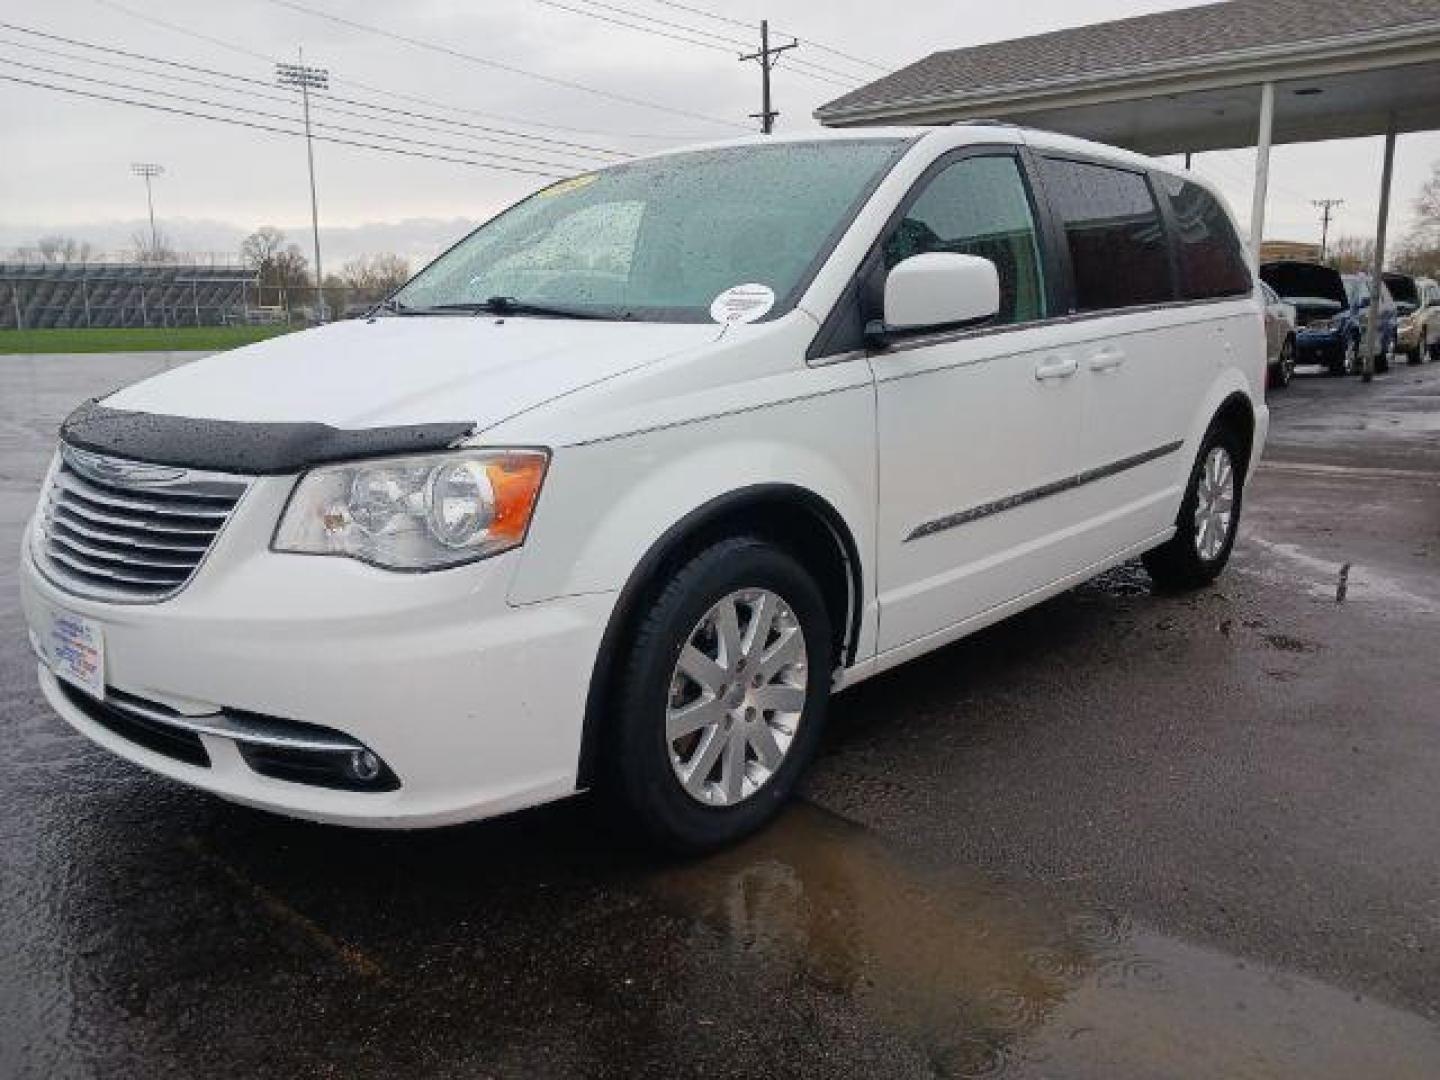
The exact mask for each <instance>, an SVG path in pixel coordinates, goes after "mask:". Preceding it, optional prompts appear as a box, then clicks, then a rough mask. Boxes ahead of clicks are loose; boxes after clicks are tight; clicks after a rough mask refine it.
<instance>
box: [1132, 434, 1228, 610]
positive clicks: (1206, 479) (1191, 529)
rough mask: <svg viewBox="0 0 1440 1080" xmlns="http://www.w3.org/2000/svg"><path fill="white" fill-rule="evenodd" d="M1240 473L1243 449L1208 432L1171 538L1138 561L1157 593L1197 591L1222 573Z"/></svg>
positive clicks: (1226, 558) (1224, 437) (1218, 435)
mask: <svg viewBox="0 0 1440 1080" xmlns="http://www.w3.org/2000/svg"><path fill="white" fill-rule="evenodd" d="M1244 468H1245V466H1244V449H1243V447H1242V445H1241V442H1240V439H1239V437H1238V436H1237V435H1236V434H1235V432H1234V431H1233V430H1232V429H1230V428H1226V427H1217V428H1211V429H1210V431H1209V433H1208V434H1207V435H1206V436H1205V439H1204V441H1203V442H1201V444H1200V453H1199V455H1198V456H1197V457H1196V459H1195V466H1194V468H1192V469H1191V470H1190V481H1189V483H1188V484H1187V485H1186V487H1185V498H1184V499H1183V500H1182V501H1181V503H1180V514H1179V516H1178V517H1177V518H1176V519H1175V535H1174V536H1172V537H1171V538H1170V539H1169V540H1167V541H1166V542H1165V543H1164V544H1161V545H1160V546H1159V547H1157V548H1154V549H1153V550H1151V551H1147V552H1146V553H1145V554H1144V555H1143V556H1142V557H1141V561H1142V562H1143V563H1144V564H1145V569H1146V570H1148V571H1149V572H1150V577H1151V579H1152V580H1153V581H1154V582H1155V584H1156V585H1157V586H1159V587H1160V588H1161V589H1164V590H1167V591H1180V590H1185V589H1198V588H1199V587H1200V586H1202V585H1208V584H1210V582H1212V581H1214V580H1215V579H1216V578H1217V577H1218V576H1219V575H1220V571H1221V570H1223V569H1225V564H1226V563H1227V562H1229V561H1230V552H1231V549H1233V548H1234V546H1235V530H1236V527H1237V526H1238V525H1239V523H1240V503H1241V496H1242V495H1243V493H1244V491H1243V488H1244Z"/></svg>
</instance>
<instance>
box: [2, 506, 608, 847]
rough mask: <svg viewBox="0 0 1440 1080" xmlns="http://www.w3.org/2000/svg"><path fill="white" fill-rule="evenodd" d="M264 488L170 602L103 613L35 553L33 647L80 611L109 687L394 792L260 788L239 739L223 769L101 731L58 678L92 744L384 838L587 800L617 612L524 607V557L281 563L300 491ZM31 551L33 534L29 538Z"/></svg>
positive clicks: (54, 700)
mask: <svg viewBox="0 0 1440 1080" xmlns="http://www.w3.org/2000/svg"><path fill="white" fill-rule="evenodd" d="M289 486H290V482H289V481H287V480H284V479H280V478H273V479H264V480H261V481H257V483H256V484H255V486H254V488H252V491H251V493H250V494H249V495H248V496H247V501H246V506H245V507H244V508H243V509H242V510H241V511H239V512H237V513H236V515H235V516H234V518H233V519H232V520H231V522H230V523H229V525H228V526H227V527H226V529H225V531H224V532H223V533H222V534H221V536H220V537H219V539H218V540H217V541H216V544H215V547H214V548H213V549H212V551H211V553H210V556H209V558H208V560H207V562H206V564H205V566H204V567H202V569H201V571H200V573H199V574H198V575H197V576H196V577H195V579H194V580H193V581H192V582H191V583H190V584H189V586H187V587H186V588H185V589H184V590H183V591H182V592H181V593H179V594H178V595H177V596H175V597H173V598H172V599H170V600H167V601H164V602H161V603H156V604H113V603H104V602H99V601H93V600H85V599H81V598H79V597H75V596H72V595H70V594H69V593H66V592H63V591H61V590H60V589H58V588H56V586H55V585H53V584H52V583H51V582H50V581H49V580H47V579H46V578H45V577H44V576H43V575H42V574H41V573H40V572H39V570H38V568H37V567H36V565H35V562H34V560H33V559H32V558H31V556H30V554H29V550H28V546H27V549H26V550H25V552H24V554H23V555H22V559H23V566H22V571H21V575H20V579H21V600H22V605H23V607H24V612H25V616H26V621H27V623H28V624H29V625H30V627H31V630H32V633H39V632H41V631H40V630H39V628H40V627H43V626H46V625H48V621H49V617H50V613H51V612H54V611H64V612H69V613H73V614H78V615H82V616H85V617H87V618H90V619H93V620H95V621H97V622H98V623H100V624H101V626H102V628H103V632H104V637H105V682H106V684H107V686H110V687H113V688H115V689H117V690H120V691H122V692H124V693H126V694H129V695H134V696H135V697H138V698H141V699H145V700H147V701H151V702H155V703H158V704H160V705H162V706H165V707H168V708H170V709H174V710H176V711H178V712H180V713H183V714H186V715H197V714H205V713H213V712H216V711H217V710H220V709H227V710H243V711H245V712H250V713H258V714H262V715H264V716H269V717H277V718H284V719H288V720H293V721H300V722H302V723H307V724H315V725H321V726H323V727H325V728H329V729H332V730H333V731H336V732H340V733H343V734H346V735H349V736H352V737H353V738H354V739H356V740H358V741H359V742H361V743H363V744H364V745H365V746H367V747H369V748H370V749H372V750H373V751H374V752H375V753H376V754H378V755H379V756H380V757H381V758H382V759H383V760H384V761H385V762H386V763H387V764H388V765H389V767H390V768H391V769H392V770H393V771H394V773H395V775H396V776H397V777H398V779H399V782H400V786H399V787H398V788H397V789H396V790H392V791H375V792H371V791H361V792H357V791H342V790H331V789H327V788H323V787H317V786H314V785H311V784H306V783H300V782H296V781H292V780H282V779H276V778H273V777H270V776H265V775H261V774H260V773H258V772H256V771H255V770H254V769H252V768H251V767H250V766H249V765H248V764H247V763H246V761H245V759H244V757H243V756H242V755H241V753H240V750H239V748H238V747H237V745H236V744H235V742H234V741H233V740H231V739H227V738H225V737H223V736H220V735H212V734H205V735H202V736H201V738H202V740H203V743H204V747H205V750H206V751H207V753H208V756H209V758H210V761H211V764H210V767H208V768H206V767H203V766H198V765H194V764H189V763H186V762H183V761H179V760H176V759H175V758H173V757H170V756H166V755H165V754H162V753H157V752H155V751H153V750H151V749H148V748H146V747H144V746H141V745H139V744H137V743H136V742H134V741H131V740H129V739H126V738H123V737H121V736H120V735H117V734H115V733H114V732H113V731H111V730H109V729H107V728H106V727H104V726H102V725H100V724H98V723H96V722H95V721H94V720H93V719H92V718H91V717H90V716H88V715H86V713H85V712H84V711H82V710H81V709H79V708H77V707H76V706H75V705H74V704H72V703H71V702H70V701H69V700H67V697H66V695H65V694H64V693H63V692H62V691H61V690H60V688H59V686H58V684H57V682H56V680H55V677H54V676H53V675H51V674H50V672H49V671H48V670H46V669H45V668H44V665H43V664H42V665H41V677H40V681H41V686H42V689H43V690H44V692H45V696H46V698H47V700H49V702H50V704H51V705H52V706H53V707H54V708H55V710H56V711H57V712H58V713H60V715H61V716H62V717H64V718H65V719H66V720H67V721H68V722H69V723H70V724H71V725H72V726H74V727H75V728H76V729H78V730H79V731H80V732H82V733H83V734H85V735H86V736H88V737H89V738H90V739H92V740H93V741H95V742H97V743H99V744H100V745H102V746H104V747H106V748H107V749H109V750H111V751H113V752H114V753H116V754H118V755H120V756H122V757H125V758H128V759H129V760H131V761H134V762H137V763H138V764H141V765H144V766H146V767H147V768H150V769H152V770H154V771H155V772H158V773H161V774H163V775H165V776H168V777H171V778H173V779H175V780H179V781H183V782H185V783H188V784H192V785H194V786H196V787H200V788H204V789H206V790H208V791H212V792H214V793H216V794H218V795H221V796H223V797H225V798H227V799H231V800H233V801H235V802H240V803H245V804H247V805H251V806H257V807H262V808H265V809H268V810H274V811H278V812H281V813H285V814H289V815H292V816H296V817H303V818H308V819H312V820H317V821H326V822H334V823H341V824H353V825H363V826H370V827H389V828H406V827H419V826H428V825H442V824H449V823H453V822H458V821H465V820H471V819H475V818H481V817H488V816H491V815H494V814H498V813H503V812H506V811H509V810H513V809H518V808H520V807H523V806H527V805H532V804H535V803H539V802H544V801H546V800H548V799H553V798H558V797H560V796H563V795H566V794H569V793H571V792H573V791H574V790H575V779H576V770H577V766H578V762H579V756H580V733H581V726H582V718H583V715H584V711H585V696H586V693H587V691H588V687H589V682H590V676H591V672H592V670H593V665H594V659H595V655H596V652H597V650H598V648H599V642H600V637H601V634H602V633H603V630H604V626H605V623H606V621H607V620H608V618H609V615H610V611H611V608H612V605H613V603H614V595H613V594H597V595H587V596H575V597H562V598H557V599H554V600H549V601H545V602H542V603H535V604H526V605H512V604H510V603H509V602H508V599H507V593H508V590H509V585H510V581H511V578H512V577H513V574H514V569H515V566H516V564H517V562H518V559H519V554H520V553H519V552H512V553H510V554H508V555H502V556H500V557H497V558H494V559H489V560H485V561H482V562H478V563H474V564H470V565H468V566H463V567H457V568H454V569H452V570H446V571H441V572H438V573H430V574H401V573H393V572H389V571H385V570H379V569H376V568H374V567H369V566H365V565H363V564H361V563H358V562H355V561H354V560H350V559H343V558H329V557H322V556H307V555H280V554H275V553H273V552H270V551H269V550H268V543H269V539H270V531H271V529H272V528H273V525H274V522H275V520H276V519H277V517H278V514H279V511H280V508H281V506H282V505H283V502H284V499H285V497H286V495H287V494H288V491H289ZM27 535H28V530H27Z"/></svg>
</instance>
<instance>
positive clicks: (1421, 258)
mask: <svg viewBox="0 0 1440 1080" xmlns="http://www.w3.org/2000/svg"><path fill="white" fill-rule="evenodd" d="M1392 265H1393V266H1394V268H1395V269H1396V270H1398V271H1400V272H1401V273H1402V274H1414V275H1415V276H1416V277H1440V236H1433V234H1432V236H1427V235H1426V234H1425V233H1424V232H1422V231H1420V230H1416V231H1415V232H1414V233H1412V234H1411V235H1410V236H1408V237H1406V238H1405V240H1404V241H1402V242H1401V244H1400V245H1399V250H1397V251H1396V253H1395V258H1394V260H1393V262H1392Z"/></svg>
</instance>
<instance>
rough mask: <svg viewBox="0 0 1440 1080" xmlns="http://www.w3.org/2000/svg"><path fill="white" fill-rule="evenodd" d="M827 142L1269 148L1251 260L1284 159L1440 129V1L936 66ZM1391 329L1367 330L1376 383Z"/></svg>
mask: <svg viewBox="0 0 1440 1080" xmlns="http://www.w3.org/2000/svg"><path fill="white" fill-rule="evenodd" d="M815 116H816V118H817V119H818V120H819V121H820V122H821V123H822V124H825V125H826V126H828V127H852V126H859V125H867V124H950V123H957V122H961V121H966V120H976V119H981V118H984V119H992V120H1004V121H1009V122H1012V123H1016V124H1024V125H1026V126H1029V127H1038V128H1046V129H1048V130H1051V131H1060V132H1065V133H1068V134H1072V135H1078V136H1082V137H1084V138H1087V139H1095V140H1098V141H1100V142H1105V143H1111V144H1113V145H1116V146H1123V147H1127V148H1129V149H1132V150H1136V151H1138V152H1140V153H1143V154H1178V153H1189V152H1192V151H1201V150H1223V149H1232V148H1242V147H1251V146H1253V147H1255V148H1256V151H1257V153H1256V158H1255V182H1254V191H1253V201H1252V206H1251V215H1250V221H1251V225H1250V241H1251V250H1252V255H1254V257H1255V258H1256V259H1257V260H1258V255H1259V249H1260V241H1261V239H1262V238H1263V236H1264V231H1265V229H1264V226H1265V197H1266V188H1267V183H1268V177H1269V167H1270V147H1271V145H1273V144H1275V143H1293V142H1318V141H1322V140H1326V139H1340V138H1351V137H1359V136H1368V135H1383V136H1385V151H1384V161H1383V167H1382V170H1381V191H1380V214H1379V221H1378V223H1377V226H1376V235H1375V262H1374V266H1373V267H1372V274H1373V277H1374V282H1373V285H1374V288H1373V290H1372V294H1373V295H1375V296H1378V295H1380V288H1379V281H1380V271H1381V267H1382V266H1383V263H1384V258H1385V231H1386V223H1387V220H1388V218H1389V209H1390V178H1391V172H1392V164H1393V160H1394V153H1395V136H1396V134H1397V133H1398V132H1402V131H1427V130H1433V129H1436V128H1440V0H1369V2H1357V0H1231V2H1229V3H1218V4H1207V5H1204V6H1203V7H1192V8H1182V9H1179V10H1176V11H1168V12H1162V13H1159V14H1155V15H1142V16H1138V17H1136V18H1130V19H1120V20H1116V21H1113V22H1106V23H1096V24H1093V25H1090V26H1081V27H1076V28H1074V29H1069V30H1058V31H1055V32H1053V33H1048V34H1040V35H1037V36H1034V37H1028V38H1017V39H1015V40H1012V41H1001V42H995V43H993V44H988V45H978V46H974V47H972V48H966V49H954V50H950V51H946V52H938V53H934V54H932V55H930V56H928V57H926V58H925V59H923V60H920V61H917V62H916V63H914V64H911V65H910V66H908V67H905V68H902V69H901V70H899V71H897V72H895V73H894V74H891V75H887V76H885V77H883V78H881V79H877V80H876V81H875V82H872V83H869V84H867V85H865V86H862V87H860V88H859V89H857V90H854V91H852V92H850V93H848V94H846V95H845V96H843V97H840V98H837V99H835V100H834V101H831V102H828V103H827V104H825V105H822V106H821V107H820V108H819V109H817V110H816V112H815ZM1378 321H1379V320H1377V319H1371V320H1369V324H1370V329H1369V340H1368V341H1367V348H1366V369H1365V374H1366V378H1367V379H1368V378H1369V377H1370V374H1371V371H1372V370H1373V364H1374V354H1375V349H1376V342H1375V333H1376V325H1377V323H1378Z"/></svg>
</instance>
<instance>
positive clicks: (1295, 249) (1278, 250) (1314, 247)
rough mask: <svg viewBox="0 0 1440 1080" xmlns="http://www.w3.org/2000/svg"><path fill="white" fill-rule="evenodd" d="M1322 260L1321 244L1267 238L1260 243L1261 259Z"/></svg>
mask: <svg viewBox="0 0 1440 1080" xmlns="http://www.w3.org/2000/svg"><path fill="white" fill-rule="evenodd" d="M1281 260H1286V261H1290V262H1314V263H1318V262H1319V261H1320V245H1319V244H1307V243H1304V242H1302V241H1299V240H1265V241H1263V242H1262V243H1261V244H1260V261H1261V262H1262V263H1267V262H1280V261H1281Z"/></svg>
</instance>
